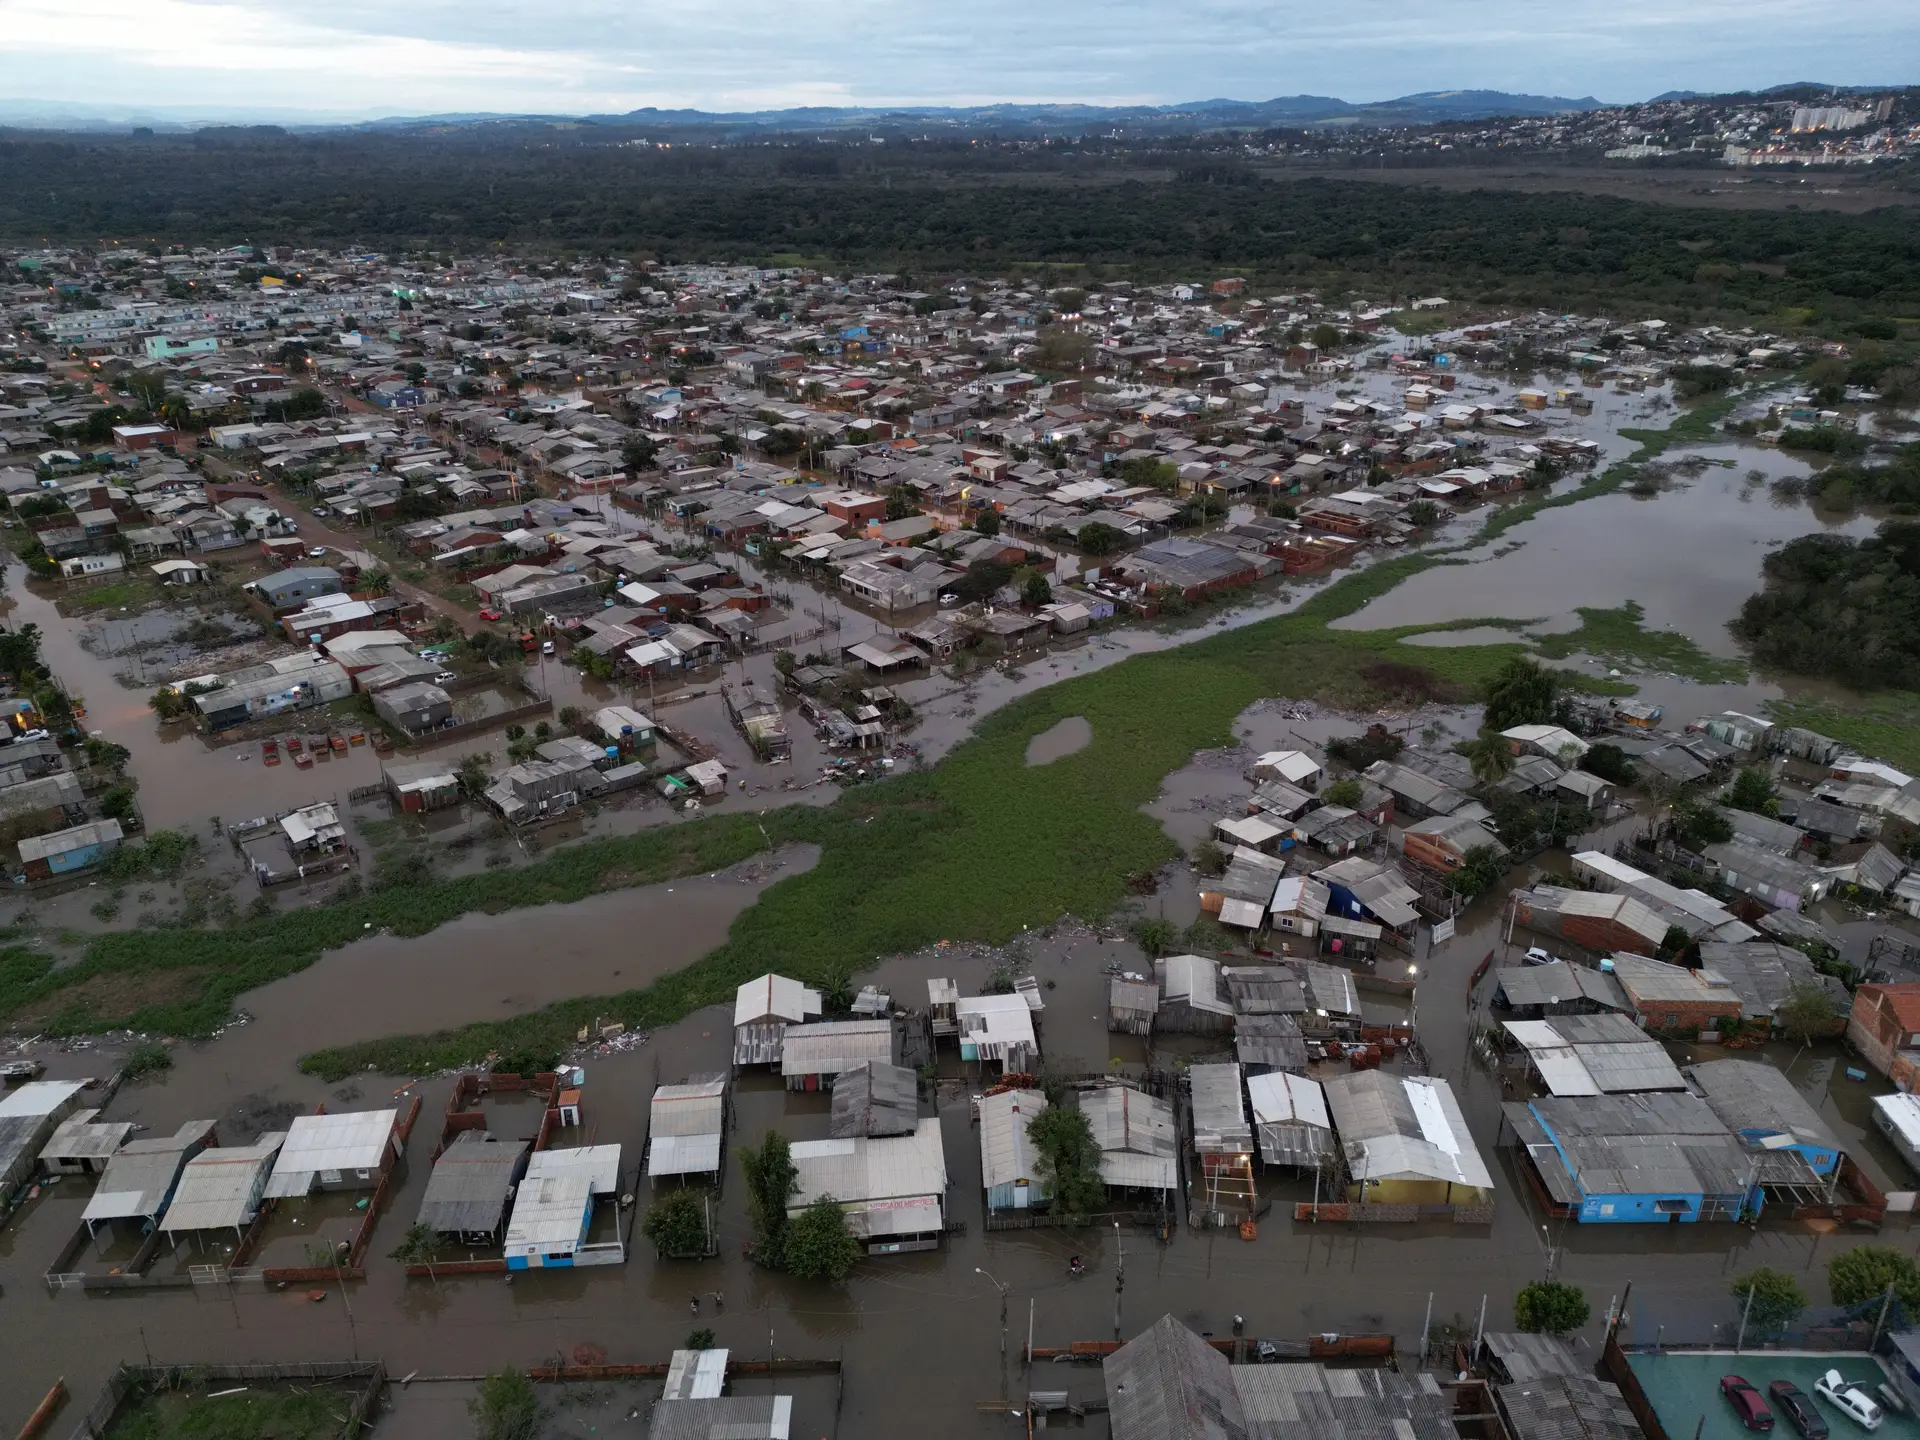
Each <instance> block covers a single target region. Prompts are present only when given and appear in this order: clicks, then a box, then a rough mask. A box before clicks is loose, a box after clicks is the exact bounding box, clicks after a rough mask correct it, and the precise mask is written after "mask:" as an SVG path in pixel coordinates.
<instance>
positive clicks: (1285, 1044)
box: [1233, 1015, 1307, 1075]
mask: <svg viewBox="0 0 1920 1440" xmlns="http://www.w3.org/2000/svg"><path fill="white" fill-rule="evenodd" d="M1233 1054H1234V1058H1235V1059H1236V1060H1238V1061H1239V1062H1240V1063H1241V1065H1242V1066H1244V1067H1245V1069H1246V1072H1247V1074H1249V1075H1260V1074H1264V1073H1265V1072H1267V1071H1269V1070H1296V1071H1299V1072H1300V1073H1301V1074H1305V1073H1306V1069H1307V1041H1306V1037H1305V1036H1304V1035H1302V1034H1301V1033H1300V1022H1299V1021H1298V1020H1296V1019H1294V1018H1293V1017H1292V1016H1291V1015H1236V1016H1235V1017H1234V1021H1233Z"/></svg>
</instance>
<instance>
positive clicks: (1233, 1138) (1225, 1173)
mask: <svg viewBox="0 0 1920 1440" xmlns="http://www.w3.org/2000/svg"><path fill="white" fill-rule="evenodd" d="M1187 1083H1188V1086H1189V1088H1190V1089H1191V1091H1192V1097H1193V1152H1194V1154H1195V1155H1197V1156H1198V1157H1199V1159H1200V1178H1201V1184H1202V1186H1203V1187H1204V1188H1205V1192H1206V1206H1207V1208H1208V1209H1209V1210H1212V1211H1215V1212H1224V1211H1226V1210H1229V1209H1231V1210H1236V1211H1238V1210H1242V1209H1244V1210H1247V1211H1248V1212H1251V1211H1252V1209H1253V1205H1254V1200H1255V1193H1254V1183H1253V1128H1252V1126H1250V1125H1249V1124H1248V1123H1247V1106H1246V1096H1245V1094H1244V1092H1243V1091H1242V1089H1241V1085H1240V1066H1239V1064H1238V1063H1237V1062H1234V1063H1229V1064H1223V1065H1194V1066H1191V1067H1189V1069H1188V1070H1187Z"/></svg>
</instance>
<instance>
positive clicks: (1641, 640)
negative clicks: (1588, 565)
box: [1534, 600, 1747, 685]
mask: <svg viewBox="0 0 1920 1440" xmlns="http://www.w3.org/2000/svg"><path fill="white" fill-rule="evenodd" d="M1577 613H1578V614H1579V616H1580V628H1579V629H1578V630H1569V631H1567V632H1566V633H1564V634H1560V635H1541V636H1537V637H1535V642H1534V648H1535V649H1537V650H1538V651H1539V652H1540V653H1541V654H1542V655H1545V656H1546V657H1548V658H1549V659H1552V660H1564V659H1566V658H1567V657H1568V656H1569V655H1576V654H1585V655H1593V656H1596V657H1597V658H1599V659H1602V660H1606V661H1608V662H1610V663H1612V664H1614V665H1618V666H1622V667H1636V668H1639V669H1642V670H1659V671H1664V672H1667V673H1670V674H1674V675H1684V676H1686V678H1687V679H1689V680H1691V681H1693V682H1694V683H1695V684H1699V685H1737V684H1740V683H1741V682H1742V681H1744V680H1745V679H1746V678H1747V666H1746V662H1745V661H1742V660H1722V659H1720V658H1719V657H1717V656H1714V655H1709V654H1708V653H1707V652H1706V651H1704V650H1702V649H1701V648H1700V647H1699V646H1698V645H1696V644H1694V642H1693V641H1692V640H1690V639H1689V638H1688V637H1686V636H1685V635H1682V634H1680V633H1679V632H1678V631H1676V630H1648V629H1647V628H1646V627H1645V626H1643V625H1642V624H1641V623H1640V622H1641V620H1642V619H1643V618H1644V617H1645V615H1646V612H1645V611H1644V610H1642V609H1641V608H1640V605H1639V604H1638V602H1636V601H1633V600H1629V601H1627V602H1626V604H1624V605H1622V606H1620V607H1619V608H1618V609H1617V610H1597V609H1589V608H1588V607H1586V606H1581V607H1580V609H1579V611H1578V612H1577Z"/></svg>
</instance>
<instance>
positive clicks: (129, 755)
mask: <svg viewBox="0 0 1920 1440" xmlns="http://www.w3.org/2000/svg"><path fill="white" fill-rule="evenodd" d="M84 748H85V750H86V755H87V764H89V765H91V766H92V767H93V768H94V769H96V770H104V771H106V772H107V773H108V774H109V775H112V776H113V777H114V778H115V779H118V778H119V777H120V776H122V775H124V774H125V773H126V769H127V764H128V762H129V761H131V760H132V759H133V752H132V751H131V750H129V749H127V747H126V746H124V745H116V744H114V743H113V741H111V740H102V739H101V738H100V737H99V736H97V735H89V736H88V737H87V741H86V745H85V747H84Z"/></svg>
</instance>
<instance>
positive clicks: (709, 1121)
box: [648, 1080, 727, 1139]
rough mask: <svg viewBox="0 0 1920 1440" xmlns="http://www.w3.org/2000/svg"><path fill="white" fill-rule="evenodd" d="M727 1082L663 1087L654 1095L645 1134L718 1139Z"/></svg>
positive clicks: (724, 1114)
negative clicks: (700, 1136)
mask: <svg viewBox="0 0 1920 1440" xmlns="http://www.w3.org/2000/svg"><path fill="white" fill-rule="evenodd" d="M726 1096H727V1082H726V1081H724V1080H708V1081H704V1082H702V1083H700V1084H697V1085H662V1086H660V1087H659V1088H657V1089H656V1090H655V1091H654V1092H653V1105H652V1107H651V1114H650V1123H649V1125H648V1133H649V1134H650V1135H652V1136H653V1137H654V1138H655V1139H659V1138H661V1137H663V1136H668V1135H712V1136H715V1137H718V1136H719V1134H720V1132H721V1128H722V1126H723V1125H724V1124H725V1121H726V1110H727V1099H726Z"/></svg>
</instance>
